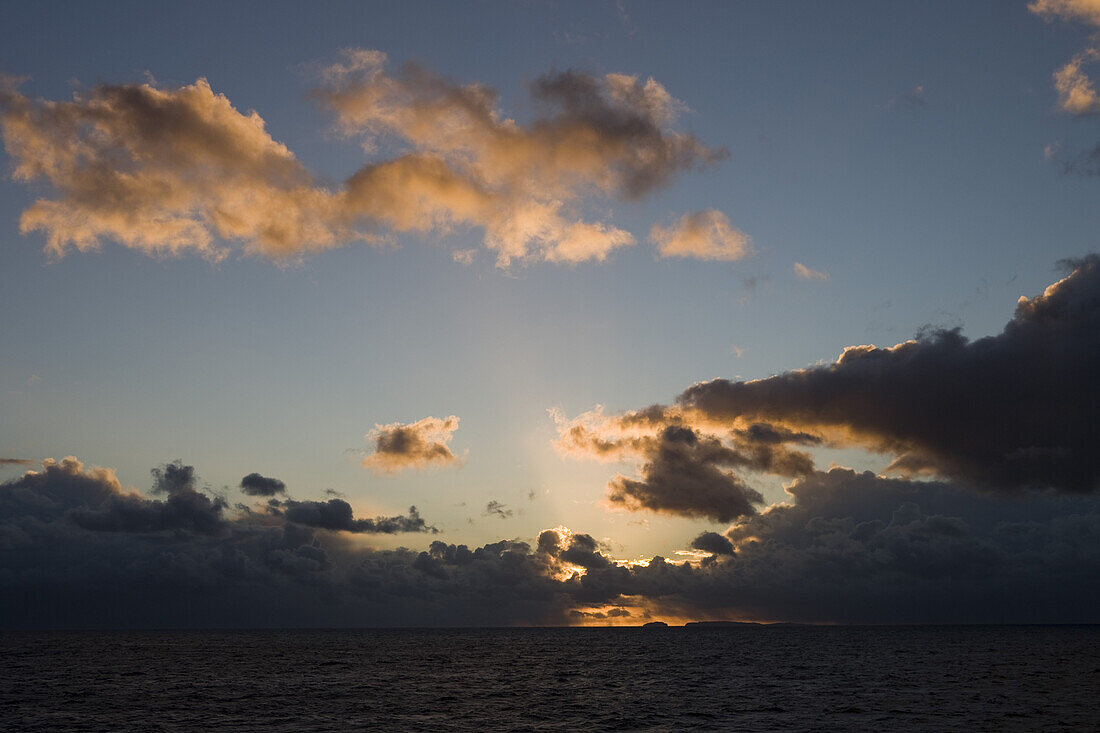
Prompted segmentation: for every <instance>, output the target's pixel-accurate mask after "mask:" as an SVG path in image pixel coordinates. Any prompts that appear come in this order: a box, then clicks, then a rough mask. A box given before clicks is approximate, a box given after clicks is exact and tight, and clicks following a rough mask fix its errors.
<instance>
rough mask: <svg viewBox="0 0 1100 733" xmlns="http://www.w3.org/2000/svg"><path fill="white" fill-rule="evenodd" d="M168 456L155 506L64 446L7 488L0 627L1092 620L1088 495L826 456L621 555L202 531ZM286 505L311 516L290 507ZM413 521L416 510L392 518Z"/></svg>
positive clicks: (244, 521)
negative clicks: (646, 553)
mask: <svg viewBox="0 0 1100 733" xmlns="http://www.w3.org/2000/svg"><path fill="white" fill-rule="evenodd" d="M169 465H171V466H174V467H175V469H176V470H174V471H168V470H166V468H165V467H161V468H160V469H159V476H160V477H165V476H168V475H171V476H174V477H176V478H177V479H186V480H180V481H175V482H174V483H172V482H171V480H169V485H170V486H171V487H172V489H171V491H170V492H166V493H167V499H166V500H165V501H159V500H149V499H145V498H143V497H142V496H141V495H140V494H139V493H138V492H136V491H130V490H126V489H124V488H123V487H122V486H121V485H120V483H119V482H118V479H117V478H116V477H115V475H114V474H113V472H111V471H110V470H108V469H103V468H94V467H93V468H87V467H85V466H84V465H83V464H82V463H81V462H80V461H77V460H76V459H75V458H66V459H65V460H63V461H61V462H54V461H49V460H48V461H45V462H44V463H43V466H42V469H41V470H37V471H28V472H26V473H25V474H24V475H23V476H21V477H19V478H17V479H15V480H12V481H8V482H4V483H0V597H2V598H4V603H3V604H0V628H18V627H37V628H42V627H45V628H102V627H118V626H122V627H131V628H133V627H167V628H189V627H220V628H225V627H247V628H256V627H259V626H273V627H288V626H310V627H317V626H343V627H347V626H360V627H361V626H372V625H384V626H467V625H475V626H500V625H513V624H525V625H529V624H565V623H571V622H577V621H579V620H584V619H599V618H600V617H599V616H598V615H591V616H588V615H585V614H601V613H602V614H604V617H605V618H613V617H625V614H627V613H629V614H630V615H631V616H635V617H650V616H652V617H673V618H729V619H764V620H778V619H785V620H793V621H816V622H830V621H831V622H856V623H858V622H862V623H867V622H877V623H882V622H893V623H905V622H956V623H958V622H985V623H989V622H1002V623H1003V622H1045V623H1052V622H1095V620H1096V619H1097V618H1098V617H1100V572H1098V571H1100V506H1098V504H1097V500H1096V499H1095V498H1092V497H1064V496H1056V495H1052V494H1050V493H1028V494H1027V495H1026V496H1025V497H1016V498H1009V497H1000V496H996V495H987V494H981V493H977V492H974V491H973V490H971V489H969V488H965V487H961V486H958V485H955V484H953V483H945V482H937V481H910V480H902V479H887V478H882V477H878V476H874V475H873V474H870V473H864V474H858V473H855V472H853V471H850V470H846V469H833V470H831V471H829V472H827V473H822V472H813V473H811V474H808V475H806V476H803V477H801V478H799V479H796V480H795V481H794V482H793V483H792V485H791V486H790V488H789V489H788V491H789V493H790V501H789V502H787V503H783V504H778V505H775V506H773V507H770V508H768V509H766V510H764V511H762V512H759V513H756V514H753V515H751V516H747V517H744V518H742V519H740V520H739V521H737V522H735V523H734V524H733V525H732V526H731V527H730V528H729V529H728V530H727V531H726V532H725V534H724V535H721V534H718V533H715V532H705V533H703V534H701V535H699V536H698V537H696V538H695V539H694V540H693V541H692V542H691V545H692V546H693V547H696V548H698V549H701V550H702V551H704V552H708V553H711V556H710V557H709V558H707V559H705V560H702V561H699V562H684V563H673V562H669V561H667V560H665V559H664V558H661V557H655V558H652V559H650V560H648V561H643V562H640V563H637V562H632V563H625V562H620V561H615V560H613V559H612V558H611V557H610V556H609V555H608V554H606V551H605V550H602V549H601V546H600V543H599V542H597V541H596V540H595V538H593V537H592V536H591V535H588V534H585V533H582V532H574V531H571V530H569V529H568V528H566V527H557V528H554V529H548V530H545V531H543V532H541V533H540V534H539V536H538V538H537V542H536V544H535V546H534V547H532V546H531V545H529V544H527V543H526V542H524V541H522V540H517V539H502V540H499V541H497V542H490V543H486V544H485V545H483V546H480V547H467V546H465V545H461V544H459V545H456V544H449V543H446V542H442V541H435V542H431V543H430V545H429V546H428V547H427V549H425V550H423V551H418V550H410V549H405V548H399V549H396V550H379V549H374V548H370V547H365V546H363V545H361V544H358V543H357V542H356V541H353V540H352V539H351V538H350V536H349V534H348V532H349V531H355V530H357V529H359V527H357V526H356V523H357V522H364V521H366V522H373V528H374V529H375V530H376V531H386V530H378V527H379V526H380V523H385V522H390V521H392V520H394V519H398V518H390V519H383V520H356V519H354V517H353V516H352V514H351V511H350V507H347V508H346V509H345V507H343V506H341V507H338V508H336V509H334V510H332V513H331V514H326V513H325V512H327V511H329V509H328V508H329V507H330V506H331V503H330V502H293V501H292V500H287V501H285V502H284V501H279V502H277V505H278V506H275V507H274V508H273V511H270V512H269V511H261V512H240V513H237V514H232V513H230V511H229V510H228V508H225V507H223V508H222V509H218V510H215V509H213V507H214V505H215V503H216V499H214V498H211V497H206V498H207V499H208V500H209V505H208V509H209V516H210V522H211V523H212V524H211V525H210V526H207V525H205V524H203V523H198V522H195V521H191V520H187V521H175V520H173V521H168V520H167V519H166V518H167V517H180V516H183V517H187V516H192V515H187V514H183V515H177V514H173V513H172V512H171V511H169V510H168V508H167V506H168V505H169V504H170V503H171V502H172V501H173V499H176V498H179V497H186V496H189V495H191V494H202V493H203V492H200V491H199V490H197V489H195V488H193V486H194V483H195V476H194V470H193V469H190V470H187V469H189V468H190V467H188V466H185V465H184V464H182V462H176V463H175V464H169ZM161 481H162V478H158V477H157V474H154V482H155V483H159V482H161ZM1021 498H1023V499H1025V500H1020V499H1021ZM121 505H125V509H126V510H132V509H134V508H135V507H136V508H137V509H138V510H137V511H122V510H121V509H119V507H120V506H121ZM195 506H199V504H196V505H195ZM284 510H285V515H284ZM299 512H300V513H301V514H302V515H304V516H299V517H298V519H306V520H307V521H312V522H313V523H314V524H315V525H316V526H315V527H312V526H306V525H305V524H303V523H301V522H299V521H296V520H293V519H291V515H294V514H297V513H299ZM89 516H95V517H97V518H100V519H101V520H102V518H103V517H107V516H110V517H112V521H110V522H107V521H88V520H87V517H89ZM154 516H156V517H161V519H157V520H155V521H151V520H150V517H154ZM133 517H137V518H138V520H136V521H124V519H123V518H131V519H132V518H133ZM417 518H418V515H417V514H416V512H415V510H411V509H410V512H409V515H408V517H405V519H413V520H414V521H415V519H417ZM349 527H350V529H349ZM318 530H320V531H318ZM421 531H422V530H421ZM609 609H620V610H618V611H616V612H615V614H614V615H613V614H611V613H610V611H609ZM574 612H576V613H574ZM577 614H581V615H577Z"/></svg>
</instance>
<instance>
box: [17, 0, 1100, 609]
mask: <svg viewBox="0 0 1100 733" xmlns="http://www.w3.org/2000/svg"><path fill="white" fill-rule="evenodd" d="M1098 71H1100V3H1097V2H1095V0H1035V1H1034V2H1031V3H1028V2H1026V1H1024V0H1021V1H1018V2H1017V1H1013V2H970V3H949V2H938V3H936V2H932V3H912V4H900V3H878V2H839V3H829V4H825V3H815V2H775V3H742V2H711V3H707V2H699V3H691V4H687V5H683V4H660V3H643V2H636V1H633V0H620V1H619V2H592V3H589V2H584V3H581V2H576V3H569V2H534V1H531V2H515V3H473V2H470V3H427V2H425V3H400V4H396V3H395V4H364V3H338V2H325V3H310V4H302V3H278V2H265V3H244V2H241V3H204V2H195V3H188V4H186V5H183V4H176V5H172V4H156V5H151V4H148V3H115V4H112V5H111V6H110V7H109V8H104V7H95V6H91V5H88V6H85V5H73V4H65V3H49V2H47V3H42V2H35V3H29V2H27V3H24V2H7V3H4V4H3V6H2V8H0V133H2V135H3V143H4V153H3V154H0V167H2V178H0V345H2V346H0V590H3V592H2V593H0V595H2V596H3V598H4V600H2V601H0V624H2V625H4V626H8V627H20V626H60V627H84V626H88V627H96V626H140V627H154V626H174V627H179V626H370V625H407V624H413V625H428V626H432V625H515V624H519V625H528V624H535V625H539V624H639V623H642V622H644V621H647V620H667V621H670V622H672V623H678V622H682V621H685V620H694V619H726V620H756V621H802V622H813V623H898V622H1002V621H1025V622H1097V621H1100V583H1098V580H1097V578H1100V573H1098V572H1097V571H1098V570H1100V505H1098V503H1097V501H1096V499H1095V492H1096V490H1097V488H1098V484H1100V469H1098V467H1097V466H1096V465H1095V462H1094V453H1095V450H1094V446H1095V444H1096V438H1097V419H1096V415H1097V414H1100V412H1097V409H1096V408H1098V407H1100V391H1098V389H1097V386H1096V380H1095V378H1094V377H1095V375H1096V374H1098V373H1100V371H1098V370H1100V341H1098V338H1100V328H1098V326H1100V260H1098V259H1097V256H1096V255H1094V254H1093V253H1094V252H1095V251H1096V244H1095V232H1096V231H1097V228H1098V225H1100V210H1098V209H1097V207H1096V206H1095V197H1096V195H1097V188H1096V187H1097V180H1096V177H1097V175H1098V174H1100V163H1098V161H1100V152H1098V151H1100V146H1098V142H1100V140H1098V138H1100V130H1098V129H1097V126H1096V119H1097V117H1096V115H1097V114H1098V113H1100V96H1098V95H1097V92H1096V87H1095V85H1094V82H1093V81H1092V78H1093V76H1095V74H1096V73H1097V72H1098Z"/></svg>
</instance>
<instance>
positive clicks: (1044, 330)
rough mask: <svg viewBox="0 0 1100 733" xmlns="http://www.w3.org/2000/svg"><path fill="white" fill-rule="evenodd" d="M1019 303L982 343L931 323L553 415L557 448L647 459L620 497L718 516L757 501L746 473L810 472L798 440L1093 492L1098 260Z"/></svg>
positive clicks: (956, 475) (995, 486) (1073, 268)
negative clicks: (765, 368) (832, 355)
mask: <svg viewBox="0 0 1100 733" xmlns="http://www.w3.org/2000/svg"><path fill="white" fill-rule="evenodd" d="M1065 265H1066V267H1067V269H1069V270H1070V274H1069V275H1067V276H1066V277H1065V278H1063V279H1062V280H1059V281H1058V282H1056V283H1054V284H1053V285H1051V286H1050V287H1048V288H1046V290H1045V291H1044V292H1043V293H1042V294H1040V295H1037V296H1035V297H1032V298H1027V297H1021V298H1020V300H1019V302H1018V304H1017V306H1016V313H1015V315H1014V316H1013V318H1012V320H1010V321H1009V322H1008V324H1007V325H1006V326H1005V328H1004V330H1003V331H1002V332H1001V333H1000V334H998V335H995V336H989V337H985V338H981V339H977V340H975V341H970V340H968V339H967V338H966V337H964V336H963V335H962V334H961V332H960V330H959V329H951V330H926V331H924V332H922V333H921V334H919V335H918V336H917V337H916V338H914V339H912V340H910V341H906V342H904V343H901V344H897V345H896V346H891V347H887V348H879V347H875V346H867V345H865V346H852V347H849V348H847V349H845V350H844V352H843V354H842V355H841V356H840V358H839V359H838V360H837V361H836V362H834V363H832V364H827V365H823V366H813V367H809V368H806V369H800V370H796V371H792V372H787V373H784V374H779V375H776V376H773V377H768V378H766V379H758V380H753V381H749V382H743V381H731V380H727V379H716V380H713V381H710V382H703V383H700V384H696V385H694V386H692V387H690V388H688V389H687V390H685V391H684V392H683V393H682V394H681V395H680V397H679V398H678V399H677V401H676V403H675V404H674V405H670V406H662V405H654V406H651V407H647V408H644V409H641V410H634V411H626V412H623V413H619V414H616V415H612V414H606V413H604V412H603V410H602V409H601V408H598V409H596V410H593V411H591V412H588V413H584V414H582V415H579V416H577V417H576V418H573V419H566V418H564V417H563V416H562V415H561V414H560V413H554V417H555V420H556V421H557V423H558V431H559V437H558V441H557V447H558V449H559V451H561V452H562V453H563V454H565V455H570V456H574V457H587V458H596V459H600V460H614V461H632V462H635V463H638V464H640V475H638V476H636V477H630V476H624V475H621V474H620V475H619V476H616V477H615V478H613V479H612V480H611V482H610V483H609V484H608V498H609V500H610V501H611V502H612V503H613V504H617V505H620V506H623V507H625V508H628V509H634V510H649V511H656V512H664V513H671V514H679V515H683V516H689V517H709V518H711V519H713V520H715V521H721V522H727V521H730V520H732V519H735V518H737V517H741V516H747V515H750V514H752V513H753V512H754V510H755V507H754V505H756V504H759V503H760V502H761V500H762V498H761V497H760V495H759V493H758V492H756V491H755V489H752V488H751V487H750V486H749V485H748V484H747V483H746V480H747V477H746V476H745V474H746V473H752V472H762V473H771V474H775V475H779V476H787V477H805V476H809V475H811V474H813V472H814V466H813V461H812V459H811V457H810V455H809V454H808V453H806V452H805V451H803V450H798V449H797V446H811V445H815V444H822V445H828V446H832V447H849V446H860V447H864V448H868V449H870V450H872V451H876V452H880V453H882V454H885V455H887V456H890V457H891V459H892V460H891V463H890V465H889V466H888V467H887V468H886V472H887V473H888V474H893V475H900V476H906V477H918V476H936V477H940V478H944V479H950V480H954V481H957V482H958V483H959V484H960V485H963V486H966V487H969V488H971V489H975V490H986V491H993V492H1000V493H1008V494H1019V493H1021V492H1025V491H1027V490H1029V489H1035V490H1051V491H1057V492H1063V493H1070V494H1073V493H1089V492H1093V491H1095V490H1096V489H1097V488H1098V486H1100V461H1097V458H1096V456H1097V453H1096V450H1095V445H1096V443H1097V439H1098V438H1100V419H1098V415H1100V384H1098V382H1097V380H1096V378H1095V375H1096V374H1100V258H1098V257H1097V256H1095V255H1092V256H1089V257H1086V258H1084V259H1080V260H1075V261H1072V262H1067V263H1065Z"/></svg>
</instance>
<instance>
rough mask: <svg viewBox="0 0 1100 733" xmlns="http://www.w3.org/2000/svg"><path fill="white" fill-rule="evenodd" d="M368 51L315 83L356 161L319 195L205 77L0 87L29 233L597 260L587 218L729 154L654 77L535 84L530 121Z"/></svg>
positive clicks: (600, 230) (492, 95)
mask: <svg viewBox="0 0 1100 733" xmlns="http://www.w3.org/2000/svg"><path fill="white" fill-rule="evenodd" d="M385 62H386V56H385V54H383V53H381V52H379V51H370V50H349V51H345V52H344V54H343V56H342V59H341V61H340V62H338V63H335V64H332V65H330V66H328V67H325V68H323V69H321V70H320V71H319V74H318V78H319V83H320V88H319V89H318V90H317V91H316V98H317V99H318V100H320V101H321V102H322V103H323V104H324V105H325V106H326V107H328V108H329V109H330V110H331V111H333V112H334V113H335V115H336V125H337V128H338V130H340V131H341V132H342V133H343V134H345V135H348V136H354V137H356V138H358V139H359V140H360V141H361V142H362V145H363V148H364V150H365V151H366V153H367V154H368V155H374V154H375V153H376V151H377V149H378V145H377V143H378V141H379V140H380V139H381V138H387V139H390V140H394V141H397V142H398V143H399V144H400V145H402V146H403V147H404V148H405V149H404V150H402V151H400V152H399V154H397V155H396V156H394V157H390V158H388V159H383V160H377V161H372V162H369V163H368V164H366V165H364V166H363V167H362V168H361V169H360V170H359V171H358V172H356V173H355V174H354V175H352V176H351V177H350V178H349V179H348V180H347V181H346V182H345V183H344V185H343V186H340V187H336V188H331V187H326V186H323V185H320V184H319V183H317V181H316V180H315V179H314V178H313V177H312V176H311V175H310V174H309V172H308V171H307V170H306V169H305V167H304V166H303V165H302V164H301V163H300V162H299V161H298V159H297V158H296V157H295V156H294V154H293V153H291V152H290V151H289V150H288V149H287V148H286V146H285V145H283V144H282V143H279V142H277V141H276V140H274V139H273V138H272V137H271V136H270V135H269V134H268V132H267V130H266V128H265V125H264V121H263V119H262V118H261V117H260V116H259V115H258V114H257V113H256V112H248V113H247V114H245V113H242V112H240V111H238V110H237V109H236V108H235V107H234V106H233V105H232V104H231V103H230V101H229V100H228V99H227V98H226V97H225V96H224V95H222V94H217V93H215V92H214V91H213V90H212V89H211V87H210V85H209V83H208V82H207V81H206V80H205V79H199V80H198V81H196V82H195V83H194V84H190V85H187V86H182V87H178V88H175V89H165V88H160V87H158V86H156V85H155V84H153V83H147V84H128V85H126V84H124V85H102V86H98V87H95V88H93V89H91V90H90V91H82V92H78V93H77V94H75V95H74V97H73V99H72V100H71V101H65V102H54V101H49V100H44V99H31V98H28V97H26V96H24V95H23V94H21V93H20V92H19V91H18V80H13V79H9V78H3V79H0V130H2V132H3V137H4V144H5V147H6V149H7V152H8V154H9V155H10V156H11V157H12V159H13V160H14V161H15V169H14V172H15V177H16V178H17V179H18V180H22V181H25V182H28V183H30V182H34V181H45V182H47V183H48V184H49V185H50V187H51V188H52V191H53V196H52V197H51V198H42V199H39V200H38V201H36V202H35V203H34V204H33V205H32V206H31V207H30V208H28V209H27V210H26V211H25V212H24V213H23V216H22V219H21V222H20V226H21V229H22V231H23V232H24V233H26V232H32V231H41V232H44V233H45V235H46V239H47V244H46V249H47V251H48V252H49V253H50V254H51V255H52V256H54V257H60V256H62V255H63V254H65V252H67V251H69V250H70V249H76V250H79V251H86V250H92V249H96V248H98V247H99V246H100V244H101V242H103V241H104V240H113V241H117V242H119V243H120V244H122V245H124V246H127V247H130V248H133V249H137V250H141V251H144V252H146V253H149V254H157V255H180V254H183V253H187V252H192V253H198V254H200V255H202V256H204V257H207V258H209V259H214V260H217V259H220V258H223V257H225V256H226V254H227V252H228V248H227V245H230V244H232V243H234V242H236V243H240V245H241V246H242V247H243V249H244V250H245V252H247V253H250V254H262V255H266V256H269V257H273V258H279V259H295V258H299V257H301V256H303V255H305V254H309V253H312V252H316V251H320V250H324V249H328V248H331V247H338V246H342V245H344V244H347V243H348V242H351V241H355V240H363V241H368V242H375V243H377V242H381V241H384V240H385V235H386V232H387V230H388V231H392V232H416V233H428V232H435V233H440V234H446V233H448V232H450V231H452V230H453V229H454V228H456V227H464V228H480V229H482V230H483V231H484V244H485V246H486V247H487V248H489V249H490V250H492V251H493V252H494V253H495V255H496V260H497V263H498V264H499V265H500V266H507V265H509V264H510V263H512V262H513V261H521V262H527V261H548V262H561V263H576V262H583V261H603V260H605V259H607V257H608V256H609V255H610V254H611V253H612V252H613V251H615V250H617V249H620V248H622V247H626V246H630V245H632V244H634V242H635V240H634V237H633V235H631V234H630V233H629V232H627V231H624V230H622V229H620V228H618V227H616V226H614V225H613V224H611V223H610V222H607V221H586V220H585V219H584V217H583V216H582V211H581V209H582V208H583V207H582V203H583V202H587V201H589V200H592V199H596V200H598V199H601V198H602V199H632V198H637V197H639V196H642V195H644V194H646V193H647V192H649V191H651V190H653V189H654V188H657V187H659V186H662V185H665V184H666V183H668V182H669V181H670V180H671V179H672V178H673V177H674V176H675V175H676V174H678V173H680V172H682V171H684V170H687V169H689V168H692V167H694V166H697V165H703V164H707V163H710V162H713V161H715V160H718V159H719V158H721V157H722V156H723V155H724V151H722V150H716V149H711V148H708V147H706V146H705V145H703V144H702V143H701V142H700V141H699V140H697V139H696V138H695V137H694V136H692V135H690V134H687V133H682V132H678V131H676V130H674V129H673V128H672V125H673V124H674V122H675V119H676V116H677V113H678V112H679V111H680V110H681V109H683V107H684V106H683V104H682V103H680V102H678V101H677V100H676V99H674V98H673V97H672V96H671V95H670V94H669V93H668V92H667V91H666V90H665V88H664V87H663V86H661V85H660V84H659V83H658V82H656V81H654V80H653V79H648V80H646V81H642V80H640V79H639V78H637V77H634V76H627V75H624V74H607V75H605V76H602V77H595V76H590V75H588V74H584V73H580V72H575V71H567V72H563V73H555V74H548V75H545V76H542V77H539V78H537V79H536V80H535V81H534V82H533V83H532V84H531V88H530V91H531V94H532V96H533V98H534V100H535V102H536V105H537V108H538V109H539V110H540V113H539V115H538V116H536V118H535V119H533V120H532V121H530V122H529V123H527V124H520V123H517V122H516V121H515V120H512V119H510V118H507V117H506V116H505V115H504V114H503V113H502V112H501V111H500V110H499V109H498V108H497V107H496V92H495V91H494V90H492V89H491V88H489V87H486V86H483V85H480V84H476V83H475V84H465V85H463V84H459V83H457V82H453V81H451V80H448V79H445V78H443V77H440V76H438V75H435V74H433V73H432V72H430V71H427V70H425V69H423V68H421V67H418V66H415V65H406V66H405V67H403V68H402V69H400V70H398V71H397V72H396V73H393V74H391V73H389V72H387V71H386V69H385Z"/></svg>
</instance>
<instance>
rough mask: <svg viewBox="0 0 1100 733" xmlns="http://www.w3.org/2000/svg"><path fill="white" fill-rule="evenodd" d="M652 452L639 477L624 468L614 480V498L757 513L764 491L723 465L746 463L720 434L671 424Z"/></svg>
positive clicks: (709, 513) (690, 512)
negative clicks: (709, 434) (706, 434)
mask: <svg viewBox="0 0 1100 733" xmlns="http://www.w3.org/2000/svg"><path fill="white" fill-rule="evenodd" d="M647 457H648V458H649V460H648V462H647V463H646V464H645V466H644V467H643V468H642V477H641V479H640V480H639V479H633V478H630V477H627V476H623V475H622V474H620V475H618V476H616V477H615V478H614V479H612V480H611V482H610V483H609V484H608V492H607V498H608V501H609V502H611V504H613V505H615V504H617V505H622V506H624V507H626V508H627V509H630V510H632V511H638V510H642V509H646V510H650V511H655V512H666V513H670V514H679V515H682V516H686V517H710V518H712V519H714V520H715V521H719V522H729V521H731V520H732V519H734V518H736V517H740V516H743V515H745V514H752V513H753V511H754V509H753V505H754V504H762V503H763V501H764V497H763V496H762V495H761V494H760V492H759V491H756V490H755V489H753V488H751V487H749V486H747V485H746V484H745V483H744V482H743V481H742V480H741V479H740V478H738V477H737V476H736V475H735V474H734V473H732V472H731V471H727V470H723V469H724V468H726V467H731V466H736V465H742V464H743V463H744V457H743V456H742V455H741V454H740V453H738V452H737V451H735V450H733V449H731V448H728V447H727V446H725V445H723V443H722V442H721V441H720V440H719V439H717V438H714V437H700V436H699V435H698V434H697V433H696V432H695V431H694V430H691V429H690V428H683V427H677V426H675V425H670V426H669V427H667V428H665V429H664V430H663V431H662V432H661V433H660V435H659V437H658V439H657V441H656V445H655V446H654V448H653V449H651V451H650V454H649V455H648V456H647Z"/></svg>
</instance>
